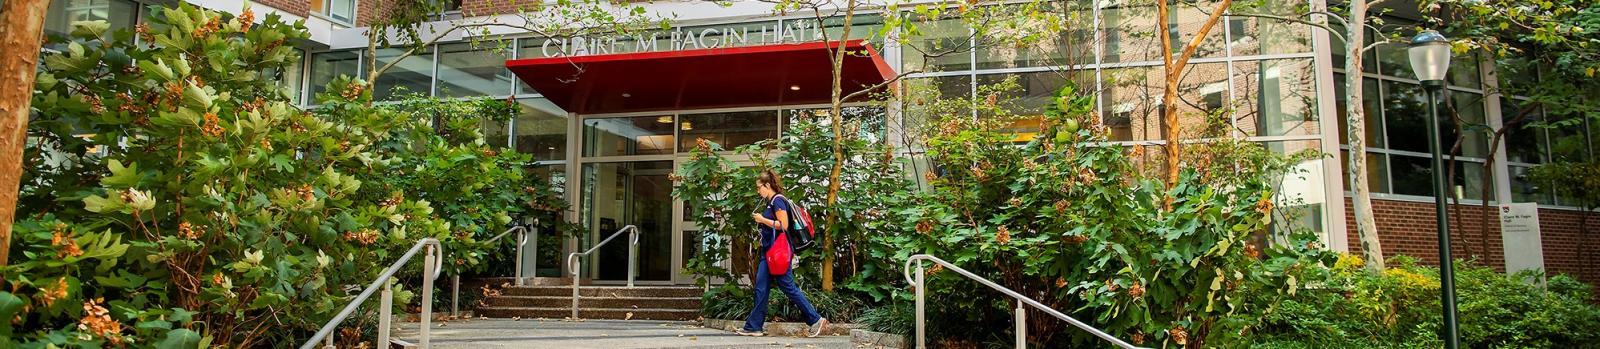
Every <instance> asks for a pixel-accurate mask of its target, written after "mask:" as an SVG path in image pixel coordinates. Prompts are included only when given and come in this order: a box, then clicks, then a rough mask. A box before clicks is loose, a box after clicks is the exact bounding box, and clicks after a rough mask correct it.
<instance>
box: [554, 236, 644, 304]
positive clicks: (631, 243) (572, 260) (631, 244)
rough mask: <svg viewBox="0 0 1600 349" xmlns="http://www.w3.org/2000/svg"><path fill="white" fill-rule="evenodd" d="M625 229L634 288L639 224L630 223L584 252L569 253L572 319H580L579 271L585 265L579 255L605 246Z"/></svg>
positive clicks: (629, 276)
mask: <svg viewBox="0 0 1600 349" xmlns="http://www.w3.org/2000/svg"><path fill="white" fill-rule="evenodd" d="M624 231H626V232H628V288H633V271H634V268H635V267H636V266H637V264H638V263H637V262H636V261H635V259H636V258H637V257H638V256H639V227H638V226H634V225H632V224H629V225H628V226H626V227H622V229H617V232H615V233H611V236H608V237H606V239H605V240H601V241H600V243H598V244H594V246H593V247H589V249H588V250H585V251H583V252H573V253H572V254H569V255H567V270H570V271H572V320H578V273H579V271H581V270H582V269H581V268H580V267H581V266H582V265H583V263H582V262H580V261H579V259H578V257H579V256H585V257H586V256H588V255H589V254H590V253H594V251H595V250H598V249H600V246H605V244H606V243H607V242H611V240H612V239H616V238H617V236H618V235H622V232H624Z"/></svg>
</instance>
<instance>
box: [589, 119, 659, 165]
mask: <svg viewBox="0 0 1600 349" xmlns="http://www.w3.org/2000/svg"><path fill="white" fill-rule="evenodd" d="M673 122H674V120H673V117H672V115H670V114H663V115H660V116H639V117H621V118H594V119H587V120H583V142H584V145H583V156H619V155H656V154H672V146H673V145H674V144H676V142H673V141H672V139H673V126H674V125H673Z"/></svg>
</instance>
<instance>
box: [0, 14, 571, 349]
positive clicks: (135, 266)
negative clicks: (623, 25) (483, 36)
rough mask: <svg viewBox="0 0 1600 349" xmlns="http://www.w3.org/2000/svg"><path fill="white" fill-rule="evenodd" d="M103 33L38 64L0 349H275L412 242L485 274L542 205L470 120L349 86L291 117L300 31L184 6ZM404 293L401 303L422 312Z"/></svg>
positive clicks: (97, 30) (454, 266)
mask: <svg viewBox="0 0 1600 349" xmlns="http://www.w3.org/2000/svg"><path fill="white" fill-rule="evenodd" d="M107 28H108V26H107V25H106V24H105V23H104V22H76V23H74V30H73V32H72V38H73V39H74V40H75V41H74V42H70V43H66V44H64V49H63V50H61V51H60V52H57V53H49V54H46V55H45V57H44V66H43V70H42V71H41V72H40V73H39V78H38V84H37V86H36V87H35V88H36V93H35V95H34V102H33V106H34V107H35V108H37V116H36V117H35V118H34V120H32V122H30V125H29V126H30V128H29V140H30V142H29V145H28V148H27V149H26V161H27V162H28V163H29V164H30V166H25V169H26V172H25V173H24V174H23V178H24V179H23V189H22V190H21V192H20V196H21V198H20V199H19V210H18V212H20V213H22V214H21V215H19V222H18V224H17V227H16V231H15V234H14V236H15V244H14V245H13V247H12V248H13V252H14V253H13V254H14V255H16V256H18V257H17V258H16V259H15V260H14V261H13V264H11V265H8V266H6V267H4V268H0V274H3V275H4V283H3V284H0V290H4V291H0V318H4V319H6V320H7V321H0V347H7V348H10V347H21V348H47V347H99V346H133V347H149V346H158V347H164V348H195V347H210V346H213V345H215V346H225V347H256V346H279V345H285V344H287V343H292V342H296V341H299V340H303V339H304V338H306V337H307V336H308V334H309V333H310V331H311V330H313V329H315V328H318V327H320V326H321V325H322V324H323V323H325V322H326V321H328V320H329V319H330V318H331V317H332V316H333V314H334V312H335V311H337V310H339V309H340V308H342V307H344V306H345V305H346V304H347V303H348V302H349V301H350V299H351V298H353V297H354V296H355V292H356V291H358V290H359V289H360V287H362V286H365V285H366V284H367V283H368V282H370V281H371V280H372V279H374V278H376V277H377V275H378V274H379V273H380V272H381V271H382V269H383V268H385V267H387V266H388V265H389V264H390V263H392V261H393V260H394V259H395V258H397V257H398V255H399V253H401V252H403V251H405V250H406V249H407V248H409V247H411V246H412V244H413V243H414V242H415V241H417V240H419V239H421V238H426V237H431V238H437V239H439V240H441V242H442V243H443V245H444V249H445V252H446V255H445V258H446V260H447V261H451V263H448V264H447V265H448V266H449V267H448V268H449V269H450V270H453V271H455V272H460V271H463V270H473V269H474V268H478V267H477V266H476V265H475V264H474V262H477V261H481V260H482V259H483V258H484V255H483V254H481V253H479V252H476V250H479V249H482V248H483V246H481V245H482V244H481V243H479V242H477V241H478V240H479V239H482V238H485V237H486V236H485V235H486V234H489V233H497V232H498V230H499V229H501V228H503V227H504V225H505V224H506V223H507V222H508V221H509V216H510V215H511V214H514V213H515V212H532V211H540V210H545V209H548V207H545V205H544V204H542V203H543V202H546V201H544V200H546V198H545V197H544V196H542V195H541V194H540V193H542V190H543V189H541V188H535V187H536V186H538V185H539V184H538V183H537V182H527V181H526V180H525V179H524V178H522V176H521V173H520V170H519V169H520V166H521V162H524V161H525V160H526V158H525V157H521V156H519V155H516V154H505V153H503V152H502V153H499V154H491V153H494V151H493V150H491V149H488V148H486V147H483V146H482V145H481V141H473V137H474V135H475V134H474V133H466V134H463V133H462V132H461V131H463V130H468V129H467V128H465V127H464V126H462V124H464V123H466V122H465V121H461V120H464V118H465V116H461V115H439V114H453V113H455V111H452V110H459V109H450V108H444V107H442V106H441V108H435V109H428V108H416V109H405V110H401V109H400V108H382V107H378V108H374V107H372V106H371V93H370V90H371V89H370V88H369V87H370V85H369V84H367V83H365V82H362V81H357V80H351V79H349V78H340V79H336V81H335V82H334V83H333V84H331V86H330V88H329V89H328V91H329V92H328V93H326V94H324V95H321V96H319V97H318V98H319V101H321V102H322V103H321V104H322V105H323V107H322V108H321V109H318V110H317V111H316V112H309V111H302V110H299V109H298V108H296V107H294V106H293V105H291V104H290V103H289V100H288V97H287V94H286V93H285V91H284V90H283V89H281V88H280V87H279V86H277V85H275V84H274V83H273V82H272V81H271V79H273V78H279V77H281V76H280V75H281V74H282V72H283V71H284V70H285V68H286V67H288V65H290V64H295V62H298V57H297V56H296V53H295V50H294V49H293V48H292V47H289V46H286V45H285V44H286V43H288V42H290V41H294V40H301V39H304V38H306V37H307V34H306V32H305V28H304V27H303V26H301V25H300V24H298V23H297V24H288V23H284V22H282V21H281V20H280V19H279V17H278V16H277V15H275V14H268V15H266V16H265V18H264V19H263V20H262V21H261V23H255V19H254V14H253V13H251V12H250V11H249V10H248V9H247V10H246V11H245V12H244V13H242V14H240V15H239V16H232V15H229V14H225V13H218V12H213V11H209V10H202V9H198V8H195V7H192V6H190V5H188V4H179V5H178V7H176V8H156V9H153V10H152V16H151V17H150V24H149V25H148V26H147V25H140V26H138V27H137V29H136V30H135V31H132V32H129V31H119V32H116V33H109V32H107V30H106V29H107ZM135 35H137V36H138V37H139V38H140V40H139V42H138V43H135V42H134V40H133V36H135ZM469 104H470V103H469ZM422 112H437V113H436V114H434V115H430V116H433V117H419V116H420V115H421V114H420V113H422ZM441 118H442V119H444V120H446V122H443V127H441V128H439V129H434V128H433V125H435V124H436V123H434V122H431V120H432V119H441ZM34 164H36V166H33V165H34ZM451 184H455V185H459V186H460V188H456V187H452V186H450V185H451ZM452 189H454V190H455V191H451V190H452ZM545 189H547V188H545ZM508 212H509V213H508ZM500 250H505V249H500ZM420 264H421V258H417V261H416V262H415V263H411V264H410V265H408V266H407V267H406V269H404V270H403V273H402V274H401V277H402V278H410V277H416V275H418V274H420V273H419V272H418V271H419V270H420ZM407 284H410V285H415V283H404V282H402V283H401V285H402V286H401V287H399V288H398V289H397V295H396V297H397V299H396V306H397V307H404V306H405V305H406V304H407V303H411V302H414V301H415V300H414V299H413V297H411V291H410V288H409V287H405V286H403V285H407ZM374 304H375V302H374ZM374 318H375V311H373V310H371V309H370V308H369V310H368V311H364V312H359V313H357V315H356V316H355V317H352V318H351V319H349V320H346V322H345V326H346V327H345V328H346V329H345V330H343V331H341V333H342V334H343V335H341V336H339V340H340V341H341V342H342V343H343V344H344V345H345V346H354V345H355V344H354V343H355V342H357V341H360V338H359V335H360V334H361V333H362V332H364V331H366V330H370V329H371V327H372V326H371V325H372V323H373V322H374V321H373V319H374Z"/></svg>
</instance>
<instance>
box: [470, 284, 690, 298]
mask: <svg viewBox="0 0 1600 349" xmlns="http://www.w3.org/2000/svg"><path fill="white" fill-rule="evenodd" d="M578 294H579V295H580V296H582V297H610V298H620V297H695V298H699V297H700V296H701V295H704V294H705V289H704V288H700V287H693V286H688V287H685V286H636V287H634V288H628V287H627V286H580V287H578ZM500 295H502V296H523V297H559V296H566V297H572V286H531V287H530V286H524V287H507V288H504V289H501V290H500ZM569 299H570V298H569Z"/></svg>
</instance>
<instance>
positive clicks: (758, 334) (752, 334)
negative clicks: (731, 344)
mask: <svg viewBox="0 0 1600 349" xmlns="http://www.w3.org/2000/svg"><path fill="white" fill-rule="evenodd" d="M733 333H736V334H738V335H740V336H749V337H761V336H765V335H767V333H766V332H761V331H749V330H745V329H744V328H743V327H741V328H739V329H737V330H733Z"/></svg>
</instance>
